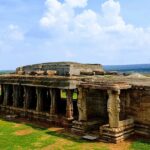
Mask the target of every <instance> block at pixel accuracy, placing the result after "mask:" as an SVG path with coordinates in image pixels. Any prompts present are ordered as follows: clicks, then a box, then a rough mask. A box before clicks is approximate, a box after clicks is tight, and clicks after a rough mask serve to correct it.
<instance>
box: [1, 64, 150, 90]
mask: <svg viewBox="0 0 150 150" xmlns="http://www.w3.org/2000/svg"><path fill="white" fill-rule="evenodd" d="M0 84H18V85H29V86H39V87H41V86H42V87H51V88H61V89H68V88H69V89H75V88H77V87H79V86H81V87H85V88H96V89H130V88H131V87H132V88H140V89H145V88H150V77H145V76H141V75H140V76H139V75H138V76H137V75H134V76H133V75H129V76H125V75H123V74H116V73H115V74H112V73H111V74H108V72H105V71H104V70H103V67H102V66H101V65H100V64H80V63H75V62H55V63H42V64H35V65H28V66H23V67H19V68H17V69H16V72H15V73H13V74H5V75H0Z"/></svg>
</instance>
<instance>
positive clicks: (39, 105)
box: [36, 87, 44, 112]
mask: <svg viewBox="0 0 150 150" xmlns="http://www.w3.org/2000/svg"><path fill="white" fill-rule="evenodd" d="M42 91H43V90H42V88H40V87H37V88H36V95H37V105H36V111H37V112H41V111H42V109H43V100H44V99H43V92H42Z"/></svg>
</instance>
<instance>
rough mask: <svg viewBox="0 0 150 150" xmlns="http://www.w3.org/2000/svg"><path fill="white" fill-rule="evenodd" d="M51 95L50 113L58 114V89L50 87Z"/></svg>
mask: <svg viewBox="0 0 150 150" xmlns="http://www.w3.org/2000/svg"><path fill="white" fill-rule="evenodd" d="M50 97H51V106H50V115H55V114H56V97H57V96H56V89H50Z"/></svg>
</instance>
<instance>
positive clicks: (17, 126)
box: [14, 123, 22, 128]
mask: <svg viewBox="0 0 150 150" xmlns="http://www.w3.org/2000/svg"><path fill="white" fill-rule="evenodd" d="M21 125H22V124H19V123H17V124H15V125H14V128H19V127H20V126H21Z"/></svg>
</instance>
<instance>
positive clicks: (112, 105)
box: [107, 90, 120, 128]
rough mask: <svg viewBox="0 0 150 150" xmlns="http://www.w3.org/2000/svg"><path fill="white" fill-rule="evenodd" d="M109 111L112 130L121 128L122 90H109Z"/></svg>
mask: <svg viewBox="0 0 150 150" xmlns="http://www.w3.org/2000/svg"><path fill="white" fill-rule="evenodd" d="M108 95H109V98H108V103H107V111H108V116H109V126H110V127H111V128H117V127H119V113H120V98H119V95H120V90H117V91H112V90H108Z"/></svg>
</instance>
